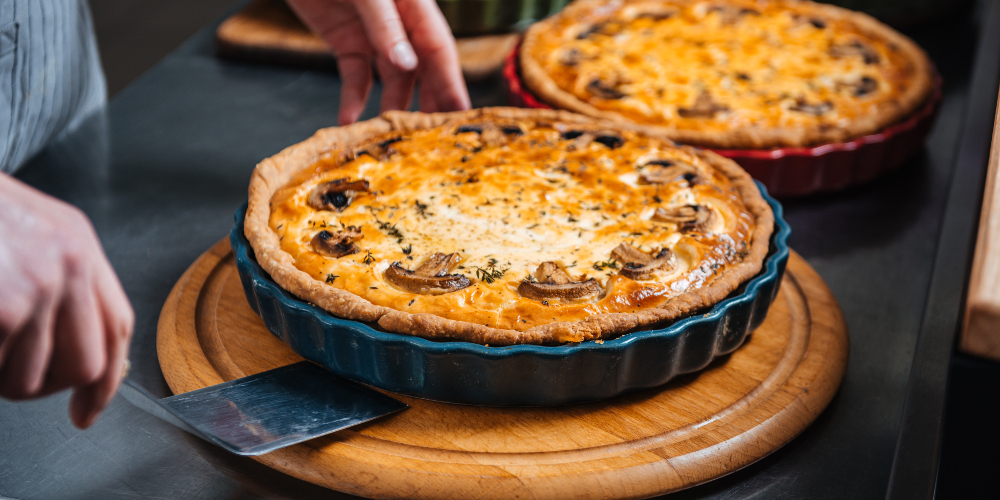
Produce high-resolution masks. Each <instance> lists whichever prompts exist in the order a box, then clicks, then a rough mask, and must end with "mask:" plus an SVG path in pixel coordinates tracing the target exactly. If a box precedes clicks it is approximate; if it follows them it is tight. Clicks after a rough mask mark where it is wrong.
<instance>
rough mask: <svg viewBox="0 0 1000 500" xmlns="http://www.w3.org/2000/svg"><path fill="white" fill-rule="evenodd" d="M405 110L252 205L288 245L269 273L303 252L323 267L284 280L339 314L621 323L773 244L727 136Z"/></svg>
mask: <svg viewBox="0 0 1000 500" xmlns="http://www.w3.org/2000/svg"><path fill="white" fill-rule="evenodd" d="M390 116H391V117H393V121H395V122H399V123H396V124H395V125H394V126H393V127H392V129H390V130H378V131H377V132H374V133H368V134H362V135H363V137H362V138H361V139H359V140H355V141H347V142H345V143H343V144H340V145H338V146H339V147H329V146H328V147H325V148H320V149H319V150H317V153H318V154H316V155H315V156H314V157H312V158H310V159H309V161H306V162H303V164H302V165H298V168H295V169H294V170H295V172H294V174H293V175H289V176H287V182H284V183H283V184H282V185H281V186H280V187H278V188H275V189H273V190H272V191H273V192H272V193H271V194H270V196H269V199H268V200H267V204H266V207H267V209H268V212H269V213H268V214H267V217H266V228H265V227H255V228H252V229H251V228H250V227H249V225H250V224H251V222H250V221H251V220H253V217H250V216H248V229H247V232H248V235H251V241H252V242H253V240H254V236H256V235H258V232H259V231H260V230H266V231H267V232H268V233H269V235H270V236H271V237H272V239H271V241H272V242H273V243H274V247H275V248H273V250H275V251H279V252H280V253H281V254H283V256H284V257H283V260H284V264H282V266H284V267H282V269H280V270H278V271H277V272H274V271H272V270H271V269H269V270H268V271H269V272H271V274H272V276H276V279H279V278H282V277H287V276H288V275H289V271H290V269H288V268H287V267H288V266H291V268H294V271H296V272H297V273H292V274H295V276H297V277H298V278H302V279H307V280H308V282H307V283H305V285H304V286H302V283H298V284H295V283H286V284H287V285H288V286H286V288H289V289H290V290H291V291H293V293H296V294H297V295H300V296H303V298H306V299H307V300H310V301H313V302H314V303H317V304H318V305H320V306H321V307H324V308H326V309H327V310H330V311H331V312H333V313H334V314H336V315H339V316H344V317H348V318H351V319H360V320H363V321H374V322H378V324H379V325H380V326H381V327H382V328H385V329H387V330H389V331H396V332H400V333H408V334H413V335H419V336H425V337H429V338H451V339H454V338H457V339H462V340H470V341H476V342H480V343H485V344H490V345H507V344H516V343H539V344H557V343H563V342H578V341H582V340H591V339H601V338H613V337H615V336H618V335H620V334H622V333H625V332H627V331H630V330H632V329H635V328H637V327H641V326H645V325H652V324H657V323H663V322H665V321H669V320H671V319H676V318H677V317H680V316H682V315H684V314H689V313H691V312H693V311H694V310H698V309H701V308H704V307H706V306H709V305H711V304H710V303H705V301H706V300H707V301H709V302H715V301H718V300H720V299H721V298H723V297H724V296H725V295H727V294H729V293H730V292H731V291H732V290H733V289H735V288H736V286H738V285H739V283H741V282H742V281H744V280H745V279H747V278H749V277H751V276H753V275H754V274H756V273H757V272H758V271H759V269H760V267H761V263H762V261H763V256H764V254H766V252H767V245H768V238H769V236H770V231H771V225H772V221H773V215H772V214H771V211H770V208H769V207H768V206H767V204H766V203H765V202H764V201H763V200H762V198H761V197H760V194H759V192H758V191H757V188H756V186H755V185H754V183H753V181H752V180H750V178H749V176H747V174H746V173H745V172H743V171H742V170H741V169H739V167H738V166H736V165H735V164H734V163H732V162H731V161H729V160H726V159H724V158H722V157H719V156H717V155H714V154H712V153H707V152H704V151H701V150H697V149H694V148H691V147H679V146H676V145H674V144H673V143H672V142H670V141H669V140H666V139H663V138H657V137H653V136H650V135H647V134H643V133H641V132H638V131H634V130H628V129H620V130H610V129H608V128H607V127H606V124H605V125H601V124H599V123H596V122H593V121H590V120H586V119H584V118H582V117H574V118H573V119H569V118H571V117H573V115H570V114H568V113H562V112H548V113H538V112H532V111H527V110H504V109H500V110H486V111H479V112H467V113H458V114H442V115H421V114H405V113H403V114H400V113H397V114H392V115H390ZM428 116H429V117H433V118H434V119H433V120H431V123H427V121H428V120H427V117H428ZM553 118H564V119H566V120H558V119H553ZM407 119H409V120H410V121H415V122H417V125H418V126H407V125H406V124H407V123H408V120H407ZM282 154H285V153H284V152H283V153H282ZM279 156H280V155H279ZM262 165H264V164H262ZM258 169H259V170H260V169H261V167H258ZM253 191H254V188H253V187H252V188H251V195H252V196H251V198H252V200H251V201H252V203H251V205H253ZM252 209H253V207H252ZM257 220H259V221H260V222H264V218H263V217H260V216H257ZM261 225H263V224H261ZM275 239H276V242H275V241H274V240H275ZM255 249H256V246H255ZM268 250H271V249H265V251H264V252H263V254H264V255H265V256H266V255H267V254H268V253H269V252H268ZM260 255H261V252H258V258H259V259H260ZM263 260H271V259H270V258H269V257H265V259H263ZM262 263H263V262H262ZM266 268H267V267H266V266H265V269H266ZM279 283H280V281H279ZM286 284H283V285H286ZM324 291H325V292H329V293H324ZM317 292H318V293H319V295H320V296H319V300H317V299H316V297H315V296H314V295H315V293H317ZM344 292H346V294H344ZM311 294H312V295H311ZM331 297H332V298H333V299H331ZM349 297H353V299H350V300H348V298H349ZM324 299H328V300H325V302H324ZM355 299H356V300H355ZM703 299H705V300H703Z"/></svg>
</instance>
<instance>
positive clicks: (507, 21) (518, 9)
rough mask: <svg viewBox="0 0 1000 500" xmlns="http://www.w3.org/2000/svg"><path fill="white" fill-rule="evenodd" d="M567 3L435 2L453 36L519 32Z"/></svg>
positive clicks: (545, 0)
mask: <svg viewBox="0 0 1000 500" xmlns="http://www.w3.org/2000/svg"><path fill="white" fill-rule="evenodd" d="M567 3H569V0H437V4H438V7H440V8H441V12H442V13H443V14H444V18H445V19H446V20H448V25H449V26H451V31H452V33H454V34H455V36H475V35H489V34H494V33H508V32H511V31H521V30H524V29H525V28H527V27H528V25H529V24H531V23H533V22H535V21H537V20H539V19H543V18H546V17H548V16H550V15H552V14H555V13H556V12H558V11H559V10H560V9H562V8H563V7H564V6H566V4H567Z"/></svg>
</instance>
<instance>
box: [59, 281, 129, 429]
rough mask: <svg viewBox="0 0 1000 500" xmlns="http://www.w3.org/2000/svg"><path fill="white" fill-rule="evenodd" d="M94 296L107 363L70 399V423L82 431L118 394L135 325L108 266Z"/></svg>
mask: <svg viewBox="0 0 1000 500" xmlns="http://www.w3.org/2000/svg"><path fill="white" fill-rule="evenodd" d="M94 295H95V296H97V297H98V300H97V302H98V303H99V304H98V309H99V311H100V314H101V319H102V322H103V325H104V328H103V335H104V345H105V347H106V353H105V358H106V359H107V363H106V364H105V365H104V369H103V372H102V373H101V375H100V378H98V379H97V380H96V381H95V382H93V383H91V384H88V385H84V386H82V387H77V388H76V389H75V390H74V391H73V396H72V397H71V398H70V407H69V414H70V419H71V420H72V421H73V425H75V426H77V427H79V428H80V429H86V428H87V427H90V426H91V425H92V424H93V423H94V421H95V420H96V419H97V416H98V415H99V414H100V413H101V411H102V410H103V409H104V407H105V406H107V404H108V403H109V402H110V401H111V399H112V398H113V397H114V395H115V392H116V391H117V390H118V385H119V384H120V383H121V376H122V369H123V367H124V365H125V360H126V359H128V348H129V343H130V341H131V338H132V329H133V327H134V322H135V319H134V315H133V312H132V308H131V306H129V304H128V299H127V297H126V296H125V292H124V291H123V290H122V289H121V284H120V283H118V280H117V279H116V278H115V276H114V273H113V272H111V269H110V266H107V269H106V272H102V273H101V274H100V275H99V276H98V279H97V281H96V284H95V290H94Z"/></svg>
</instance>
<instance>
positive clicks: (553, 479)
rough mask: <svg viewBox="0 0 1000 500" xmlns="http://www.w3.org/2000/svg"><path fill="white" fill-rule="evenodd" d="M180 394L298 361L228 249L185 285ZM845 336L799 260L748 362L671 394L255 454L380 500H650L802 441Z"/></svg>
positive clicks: (497, 412) (456, 412)
mask: <svg viewBox="0 0 1000 500" xmlns="http://www.w3.org/2000/svg"><path fill="white" fill-rule="evenodd" d="M157 352H158V355H159V358H160V366H161V368H162V369H163V374H164V376H165V377H166V380H167V382H168V383H169V384H170V388H171V389H172V390H173V391H174V393H182V392H188V391H192V390H195V389H200V388H202V387H206V386H209V385H214V384H218V383H221V382H224V381H227V380H232V379H235V378H239V377H243V376H246V375H251V374H254V373H258V372H261V371H264V370H269V369H271V368H277V367H279V366H283V365H286V364H289V363H294V362H296V361H300V360H301V358H300V357H299V356H298V355H297V354H295V353H294V352H293V351H292V350H291V349H290V348H289V347H288V346H287V345H285V344H284V343H283V342H281V341H280V340H279V339H277V338H275V337H274V336H273V335H271V334H270V333H269V332H268V331H267V329H266V328H265V327H264V325H263V323H262V322H261V320H260V318H258V317H257V315H256V314H255V313H254V312H253V310H252V309H250V306H249V305H248V304H247V301H246V298H245V297H244V294H243V288H242V287H241V285H240V279H239V275H238V274H237V271H236V265H235V262H234V259H233V254H232V252H231V251H230V248H229V244H228V241H222V242H219V243H218V244H217V245H215V246H214V247H213V248H211V249H210V250H209V251H208V252H206V253H204V254H203V255H202V256H201V257H200V258H199V259H198V260H197V261H195V263H194V264H192V266H191V267H190V268H189V269H188V270H187V271H186V272H185V273H184V275H183V276H182V277H181V279H180V280H179V281H178V282H177V284H176V285H175V286H174V289H173V291H171V293H170V296H169V297H168V299H167V302H166V304H165V305H164V306H163V311H162V313H161V314H160V322H159V327H158V332H157ZM847 355H848V336H847V326H846V325H845V323H844V318H843V316H842V314H841V312H840V307H839V306H838V305H837V302H836V300H835V299H834V297H833V295H832V294H831V293H830V290H829V289H828V288H827V287H826V284H825V283H823V280H822V279H821V278H820V277H819V275H817V274H816V272H815V271H813V269H812V268H810V267H809V265H808V264H806V262H805V261H804V260H803V259H802V257H800V256H799V255H798V254H796V253H794V252H793V253H792V255H791V258H790V259H789V261H788V270H787V272H786V274H785V277H784V280H783V282H782V285H781V288H780V290H779V292H778V297H777V299H775V302H774V305H772V307H771V310H770V311H769V313H768V316H767V319H766V320H765V321H764V323H763V324H762V325H761V326H760V328H758V329H757V330H756V331H754V333H753V334H752V335H751V336H750V337H749V338H748V340H747V341H746V343H745V344H744V345H743V346H742V347H740V348H739V349H738V350H737V351H736V352H734V353H733V354H731V355H730V356H727V357H725V358H723V359H720V360H717V361H716V362H714V363H712V364H711V365H710V366H709V367H708V368H706V369H705V370H703V371H701V372H700V373H697V374H691V375H686V376H683V377H680V378H678V379H675V380H674V381H672V382H670V383H668V384H667V385H665V386H663V387H658V388H655V389H649V390H644V391H640V392H638V393H635V394H631V395H627V396H622V397H617V398H614V399H610V400H606V401H601V402H597V403H585V404H575V405H566V406H558V407H550V408H488V407H479V406H463V405H452V404H446V403H437V402H433V401H427V400H422V399H416V398H411V397H406V396H400V395H396V394H393V396H394V397H397V398H399V399H401V400H403V401H404V402H406V403H407V404H409V405H410V406H411V408H410V409H408V410H405V411H403V412H401V413H397V414H394V415H391V416H388V417H384V418H382V419H379V420H376V421H373V422H370V423H367V424H364V425H361V426H357V427H353V428H351V429H347V430H344V431H340V432H337V433H335V434H332V435H330V436H326V437H322V438H317V439H314V440H312V441H308V442H306V443H303V444H299V445H295V446H291V447H289V448H285V449H281V450H278V451H275V452H272V453H269V454H267V455H263V456H260V457H255V458H254V459H255V460H258V461H260V462H262V463H264V464H266V465H268V466H270V467H273V468H275V469H277V470H280V471H282V472H285V473H287V474H290V475H292V476H295V477H298V478H300V479H303V480H306V481H309V482H312V483H315V484H318V485H321V486H325V487H328V488H332V489H335V490H339V491H343V492H346V493H351V494H355V495H361V496H366V497H372V498H459V499H466V498H535V499H541V498H552V499H563V498H644V497H649V496H654V495H657V494H661V493H666V492H670V491H675V490H679V489H683V488H687V487H690V486H693V485H697V484H700V483H703V482H706V481H710V480H712V479H714V478H717V477H720V476H723V475H725V474H728V473H730V472H732V471H734V470H737V469H740V468H742V467H745V466H747V465H749V464H750V463H752V462H754V461H756V460H759V459H761V458H763V457H764V456H766V455H768V454H770V453H771V452H773V451H775V450H777V449H778V448H780V447H781V446H783V445H784V444H786V443H788V442H789V441H790V440H791V439H792V438H794V437H795V436H796V435H798V434H799V433H800V432H802V431H803V430H804V429H805V428H806V427H807V426H809V424H810V423H812V422H813V420H815V419H816V417H817V416H818V415H819V414H820V412H822V411H823V409H824V408H825V407H826V405H827V404H828V403H829V402H830V399H831V398H832V397H833V395H834V393H835V392H836V390H837V387H838V386H839V384H840V380H841V378H842V377H843V375H844V370H845V369H846V367H847Z"/></svg>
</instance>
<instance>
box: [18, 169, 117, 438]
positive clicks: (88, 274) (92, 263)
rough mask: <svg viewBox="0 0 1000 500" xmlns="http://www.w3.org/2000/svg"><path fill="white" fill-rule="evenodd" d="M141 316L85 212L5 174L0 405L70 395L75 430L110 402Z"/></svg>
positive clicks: (91, 419)
mask: <svg viewBox="0 0 1000 500" xmlns="http://www.w3.org/2000/svg"><path fill="white" fill-rule="evenodd" d="M133 323H134V316H133V313H132V306H131V305H129V302H128V298H127V297H126V296H125V292H124V291H123V290H122V287H121V284H119V283H118V278H117V277H116V276H115V273H114V271H113V270H112V269H111V264H110V263H108V259H107V257H105V255H104V251H103V250H102V249H101V244H100V242H98V239H97V234H96V233H95V232H94V229H93V227H92V226H91V224H90V221H89V220H88V219H87V217H86V216H85V215H84V214H83V212H81V211H80V210H78V209H76V208H75V207H72V206H70V205H68V204H66V203H63V202H61V201H59V200H56V199H55V198H52V197H49V196H47V195H45V194H42V193H41V192H38V191H36V190H34V189H32V188H30V187H28V186H26V185H24V184H22V183H21V182H18V181H17V180H15V179H13V178H11V177H9V176H7V175H4V174H0V397H4V398H7V399H12V400H21V399H30V398H37V397H42V396H46V395H49V394H52V393H54V392H58V391H61V390H63V389H66V388H73V396H72V398H71V399H70V406H69V413H70V418H71V419H72V421H73V424H74V425H76V426H77V427H79V428H87V427H89V426H90V425H91V424H92V423H93V422H94V420H95V419H96V418H97V415H98V414H99V413H100V412H101V410H102V409H103V408H104V407H105V406H106V405H107V404H108V402H109V401H111V398H112V397H113V396H114V394H115V391H116V390H117V388H118V383H119V382H120V381H121V375H122V373H121V371H122V367H123V365H124V363H125V360H126V359H127V355H128V346H129V339H130V338H131V336H132V326H133Z"/></svg>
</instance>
